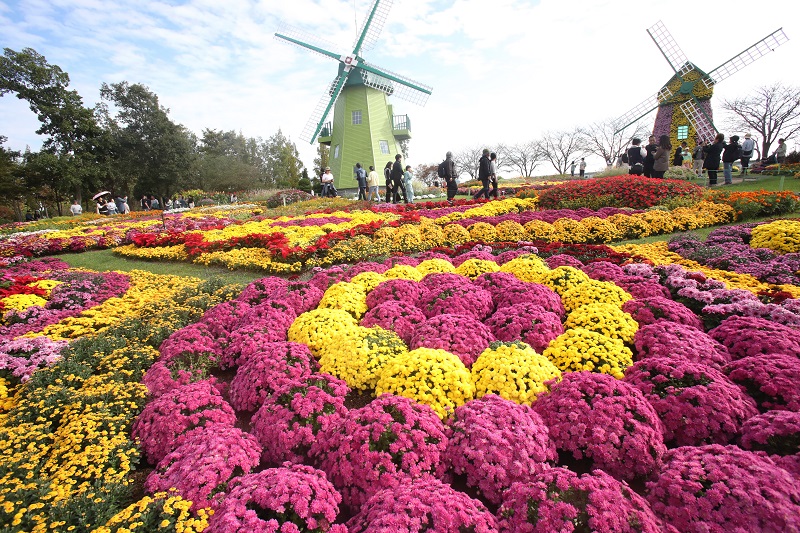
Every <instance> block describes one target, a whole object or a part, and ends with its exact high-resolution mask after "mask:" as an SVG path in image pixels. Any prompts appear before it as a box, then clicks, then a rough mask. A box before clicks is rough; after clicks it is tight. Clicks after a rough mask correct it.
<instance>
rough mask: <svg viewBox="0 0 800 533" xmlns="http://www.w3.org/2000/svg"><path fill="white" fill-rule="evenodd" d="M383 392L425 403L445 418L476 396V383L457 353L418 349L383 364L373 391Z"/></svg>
mask: <svg viewBox="0 0 800 533" xmlns="http://www.w3.org/2000/svg"><path fill="white" fill-rule="evenodd" d="M385 392H388V393H390V394H396V395H398V396H405V397H406V398H410V399H412V400H416V401H418V402H420V403H422V404H425V405H428V406H430V407H431V408H432V409H433V411H434V412H435V413H436V414H437V415H439V417H440V418H443V419H444V418H447V417H448V416H449V415H450V414H451V413H452V412H453V410H454V409H455V408H456V407H458V406H459V405H462V404H464V403H466V402H468V401H469V400H471V399H472V398H473V397H474V396H475V385H473V383H472V376H471V374H470V373H469V370H467V368H466V367H465V366H464V363H462V362H461V360H460V359H459V358H458V357H457V356H455V355H453V354H452V353H450V352H446V351H444V350H433V349H430V348H417V349H416V350H411V351H410V352H406V353H404V354H401V355H399V356H398V357H396V358H394V359H393V360H391V361H390V362H389V363H387V364H386V366H384V368H383V372H382V373H381V376H380V379H379V380H378V384H377V386H376V387H375V393H376V394H383V393H385Z"/></svg>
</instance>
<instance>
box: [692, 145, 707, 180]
mask: <svg viewBox="0 0 800 533" xmlns="http://www.w3.org/2000/svg"><path fill="white" fill-rule="evenodd" d="M703 153H704V152H703V143H702V142H700V139H697V146H695V147H694V153H693V154H692V168H693V169H694V173H695V174H696V175H697V177H698V178H699V177H700V176H702V175H703V157H704V156H703Z"/></svg>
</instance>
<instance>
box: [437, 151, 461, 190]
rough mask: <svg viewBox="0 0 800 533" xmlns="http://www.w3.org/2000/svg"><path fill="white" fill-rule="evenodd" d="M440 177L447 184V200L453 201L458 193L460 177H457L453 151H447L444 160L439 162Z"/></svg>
mask: <svg viewBox="0 0 800 533" xmlns="http://www.w3.org/2000/svg"><path fill="white" fill-rule="evenodd" d="M438 174H439V177H441V178H442V179H443V180H444V182H445V185H446V186H447V201H448V202H452V201H453V198H455V197H456V194H458V179H457V177H456V164H455V161H453V152H447V154H446V155H445V158H444V161H442V162H441V163H440V164H439V170H438Z"/></svg>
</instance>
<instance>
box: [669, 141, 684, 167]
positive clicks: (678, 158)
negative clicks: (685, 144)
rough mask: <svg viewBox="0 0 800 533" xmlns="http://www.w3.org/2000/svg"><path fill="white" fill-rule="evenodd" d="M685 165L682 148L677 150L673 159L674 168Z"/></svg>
mask: <svg viewBox="0 0 800 533" xmlns="http://www.w3.org/2000/svg"><path fill="white" fill-rule="evenodd" d="M681 165H683V150H682V149H681V147H680V146H678V147H677V148H675V155H674V156H673V158H672V166H673V167H679V166H681Z"/></svg>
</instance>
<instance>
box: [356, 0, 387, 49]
mask: <svg viewBox="0 0 800 533" xmlns="http://www.w3.org/2000/svg"><path fill="white" fill-rule="evenodd" d="M391 8H392V0H375V3H374V4H372V9H370V10H369V13H368V14H367V17H366V18H365V19H364V22H363V23H362V24H361V28H360V29H359V30H358V38H357V39H356V42H355V43H353V55H359V54H361V53H362V52H369V51H370V50H372V49H373V48H374V47H375V43H376V42H377V41H378V37H380V34H381V30H382V29H383V25H384V24H386V19H387V18H388V17H389V10H390V9H391Z"/></svg>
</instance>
